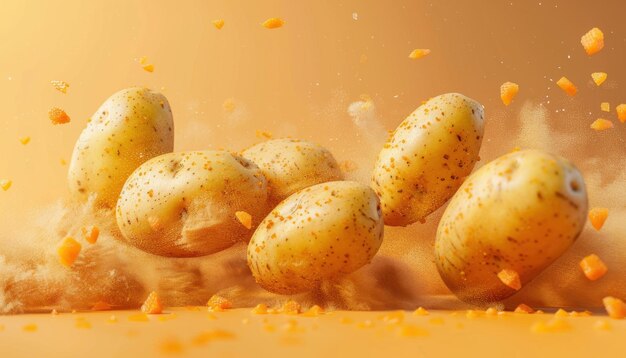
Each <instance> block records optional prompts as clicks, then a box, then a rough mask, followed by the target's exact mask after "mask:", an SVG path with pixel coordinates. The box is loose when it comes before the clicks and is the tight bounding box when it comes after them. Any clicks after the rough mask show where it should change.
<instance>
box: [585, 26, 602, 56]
mask: <svg viewBox="0 0 626 358" xmlns="http://www.w3.org/2000/svg"><path fill="white" fill-rule="evenodd" d="M580 44H581V45H583V48H584V49H585V52H587V55H589V56H591V55H593V54H595V53H598V52H600V50H602V48H603V47H604V34H603V33H602V31H601V30H600V29H599V28H597V27H594V28H593V29H591V30H589V31H588V32H587V33H586V34H584V35H583V36H582V37H581V38H580Z"/></svg>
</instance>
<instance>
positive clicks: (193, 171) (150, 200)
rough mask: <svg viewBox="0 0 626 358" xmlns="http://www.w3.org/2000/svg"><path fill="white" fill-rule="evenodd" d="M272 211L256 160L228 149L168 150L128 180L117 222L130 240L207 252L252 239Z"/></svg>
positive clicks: (173, 250)
mask: <svg viewBox="0 0 626 358" xmlns="http://www.w3.org/2000/svg"><path fill="white" fill-rule="evenodd" d="M239 211H244V212H246V213H248V214H250V215H251V217H252V224H253V226H256V224H257V223H258V222H259V221H260V220H261V218H262V216H263V215H264V213H266V212H267V184H266V181H265V178H264V177H263V174H261V171H260V170H259V168H258V167H257V166H256V165H254V164H253V163H252V162H250V161H248V160H246V159H244V158H241V157H239V156H236V155H233V154H231V153H228V152H225V151H199V152H181V153H169V154H164V155H161V156H159V157H156V158H153V159H151V160H149V161H147V162H146V163H144V164H142V165H141V166H140V167H139V168H137V170H135V171H134V172H133V173H132V175H131V176H130V177H129V178H128V180H127V181H126V183H125V184H124V188H123V189H122V192H121V194H120V198H119V201H118V203H117V210H116V214H117V224H118V226H119V228H120V230H121V232H122V234H123V236H124V237H125V239H126V241H127V242H128V243H130V244H132V245H134V246H136V247H138V248H140V249H142V250H144V251H147V252H150V253H153V254H156V255H162V256H172V257H191V256H202V255H208V254H211V253H215V252H217V251H220V250H223V249H225V248H227V247H229V246H231V245H233V244H234V243H235V242H238V241H242V240H247V239H248V238H249V237H250V236H251V235H252V231H251V230H250V229H248V228H246V227H245V226H244V225H242V223H240V222H239V220H238V219H237V215H236V213H237V212H239Z"/></svg>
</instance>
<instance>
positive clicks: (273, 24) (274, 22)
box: [262, 17, 285, 29]
mask: <svg viewBox="0 0 626 358" xmlns="http://www.w3.org/2000/svg"><path fill="white" fill-rule="evenodd" d="M284 24H285V22H284V21H283V20H282V19H279V18H277V17H272V18H269V19H267V20H265V21H264V22H263V24H262V25H263V27H265V28H266V29H277V28H279V27H282V26H283V25H284Z"/></svg>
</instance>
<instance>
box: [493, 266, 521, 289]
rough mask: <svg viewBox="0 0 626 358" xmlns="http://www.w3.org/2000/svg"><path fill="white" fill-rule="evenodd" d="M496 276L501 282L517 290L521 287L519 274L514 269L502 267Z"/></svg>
mask: <svg viewBox="0 0 626 358" xmlns="http://www.w3.org/2000/svg"><path fill="white" fill-rule="evenodd" d="M498 278H499V279H500V281H502V283H503V284H505V285H507V286H509V287H510V288H512V289H514V290H515V291H518V290H519V289H521V288H522V282H521V280H520V277H519V274H518V273H517V271H515V270H510V269H503V270H502V271H500V272H498Z"/></svg>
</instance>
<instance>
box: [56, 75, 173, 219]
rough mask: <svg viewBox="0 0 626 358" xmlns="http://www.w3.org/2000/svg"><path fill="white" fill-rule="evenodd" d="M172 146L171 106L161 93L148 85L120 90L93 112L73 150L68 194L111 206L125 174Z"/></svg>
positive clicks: (113, 204) (114, 201) (169, 149)
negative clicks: (89, 197)
mask: <svg viewBox="0 0 626 358" xmlns="http://www.w3.org/2000/svg"><path fill="white" fill-rule="evenodd" d="M173 148H174V123H173V120H172V111H171V109H170V105H169V103H168V102H167V99H166V98H165V96H163V95H162V94H160V93H158V92H154V91H151V90H149V89H147V88H142V87H133V88H128V89H124V90H121V91H119V92H117V93H115V94H114V95H112V96H111V97H109V99H107V100H106V101H105V102H104V103H103V104H102V105H101V106H100V108H98V110H97V111H96V113H95V114H94V115H93V116H92V117H91V119H90V120H89V123H88V124H87V127H86V128H85V129H84V130H83V132H82V133H81V135H80V137H79V138H78V141H77V142H76V145H75V147H74V152H73V154H72V160H71V162H70V166H69V172H68V182H69V188H70V192H71V193H72V195H73V196H74V197H76V198H79V199H83V200H84V199H86V198H87V197H88V196H90V195H94V194H95V196H96V203H97V204H98V205H101V206H106V207H110V208H114V207H115V203H116V201H117V197H118V195H119V193H120V190H122V186H123V185H124V182H125V181H126V178H128V176H129V175H130V174H131V173H132V172H133V170H135V169H136V168H137V167H138V166H139V165H141V164H142V163H143V162H145V161H147V160H148V159H150V158H153V157H156V156H158V155H161V154H164V153H169V152H171V151H172V150H173Z"/></svg>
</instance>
